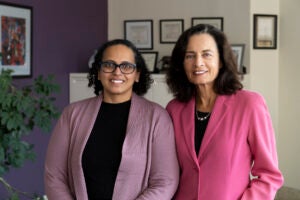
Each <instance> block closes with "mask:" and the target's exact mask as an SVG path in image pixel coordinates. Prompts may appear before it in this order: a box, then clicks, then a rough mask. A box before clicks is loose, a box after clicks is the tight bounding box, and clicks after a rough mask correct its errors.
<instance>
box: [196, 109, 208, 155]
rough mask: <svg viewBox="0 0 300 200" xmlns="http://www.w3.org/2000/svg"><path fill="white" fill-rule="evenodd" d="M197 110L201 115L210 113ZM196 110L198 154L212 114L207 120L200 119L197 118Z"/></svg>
mask: <svg viewBox="0 0 300 200" xmlns="http://www.w3.org/2000/svg"><path fill="white" fill-rule="evenodd" d="M196 112H197V114H198V116H199V117H205V116H207V115H208V114H209V113H207V112H200V111H196ZM196 112H195V151H196V154H197V155H198V154H199V150H200V146H201V143H202V140H203V137H204V133H205V130H206V127H207V124H208V120H209V118H210V115H209V116H208V117H207V118H206V119H205V120H203V121H200V120H198V119H197V115H196Z"/></svg>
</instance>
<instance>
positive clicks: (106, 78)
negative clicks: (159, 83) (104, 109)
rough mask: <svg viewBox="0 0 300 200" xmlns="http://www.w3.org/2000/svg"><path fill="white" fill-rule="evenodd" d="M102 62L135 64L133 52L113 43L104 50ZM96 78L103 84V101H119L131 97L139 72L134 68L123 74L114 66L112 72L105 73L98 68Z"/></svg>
mask: <svg viewBox="0 0 300 200" xmlns="http://www.w3.org/2000/svg"><path fill="white" fill-rule="evenodd" d="M102 62H113V63H115V64H121V63H131V64H135V58H134V52H133V51H132V50H131V49H130V48H128V47H127V46H125V45H122V44H118V45H113V46H110V47H108V48H107V49H106V50H105V51H104V53H103V57H102ZM98 80H99V81H101V83H102V85H103V96H104V101H105V102H108V103H120V102H124V101H127V100H129V99H130V98H131V95H132V88H133V84H134V82H138V81H139V72H137V70H136V69H135V70H134V71H133V72H132V73H130V74H124V73H122V72H121V70H120V68H119V67H116V69H115V70H114V71H113V72H111V73H107V72H103V71H102V69H101V68H100V69H99V73H98Z"/></svg>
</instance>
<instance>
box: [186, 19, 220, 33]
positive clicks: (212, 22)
mask: <svg viewBox="0 0 300 200" xmlns="http://www.w3.org/2000/svg"><path fill="white" fill-rule="evenodd" d="M191 24H192V26H195V25H197V24H210V25H213V26H214V27H216V28H218V29H220V30H221V31H223V30H224V19H223V17H192V21H191Z"/></svg>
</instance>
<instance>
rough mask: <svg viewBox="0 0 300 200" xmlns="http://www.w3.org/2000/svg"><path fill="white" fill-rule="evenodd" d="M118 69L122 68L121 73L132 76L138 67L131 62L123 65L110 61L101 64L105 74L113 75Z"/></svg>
mask: <svg viewBox="0 0 300 200" xmlns="http://www.w3.org/2000/svg"><path fill="white" fill-rule="evenodd" d="M117 67H119V68H120V71H121V72H122V73H123V74H131V73H133V72H134V70H135V69H136V65H135V64H133V63H129V62H123V63H121V64H116V63H114V62H110V61H105V62H100V69H101V70H102V71H103V72H104V73H113V72H114V71H115V70H116V68H117Z"/></svg>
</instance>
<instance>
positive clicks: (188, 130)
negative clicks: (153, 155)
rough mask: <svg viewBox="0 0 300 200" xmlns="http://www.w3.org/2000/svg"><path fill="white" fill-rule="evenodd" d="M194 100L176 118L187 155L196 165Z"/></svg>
mask: <svg viewBox="0 0 300 200" xmlns="http://www.w3.org/2000/svg"><path fill="white" fill-rule="evenodd" d="M194 113H195V98H192V99H191V100H190V101H189V102H188V103H187V105H186V106H185V108H184V109H183V110H182V113H181V114H182V116H181V117H180V116H178V117H179V119H180V127H182V133H183V138H184V142H185V145H186V148H187V149H188V151H189V155H191V158H192V159H193V160H194V161H195V163H198V159H197V155H196V151H195V142H194V140H195V115H194Z"/></svg>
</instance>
